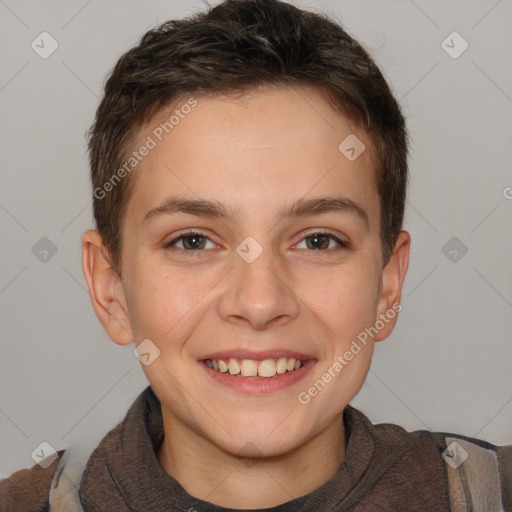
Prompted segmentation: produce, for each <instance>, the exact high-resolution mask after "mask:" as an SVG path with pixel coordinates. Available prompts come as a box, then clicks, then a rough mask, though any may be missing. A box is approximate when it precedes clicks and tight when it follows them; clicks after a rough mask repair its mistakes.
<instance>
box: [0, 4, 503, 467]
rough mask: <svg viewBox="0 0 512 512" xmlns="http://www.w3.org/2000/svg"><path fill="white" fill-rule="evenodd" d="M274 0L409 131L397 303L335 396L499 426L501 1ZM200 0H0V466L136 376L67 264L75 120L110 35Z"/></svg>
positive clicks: (75, 220)
mask: <svg viewBox="0 0 512 512" xmlns="http://www.w3.org/2000/svg"><path fill="white" fill-rule="evenodd" d="M214 3H217V2H214ZM293 3H295V4H296V5H298V6H301V7H307V8H311V9H312V10H317V11H324V12H328V13H331V14H332V15H334V16H335V17H336V18H337V19H338V20H340V21H341V22H342V23H343V25H344V27H345V28H346V29H347V30H348V32H349V33H351V34H352V35H353V36H355V37H356V38H357V39H359V40H360V41H361V42H362V43H363V45H364V46H365V47H366V48H367V49H368V50H370V52H371V53H372V55H373V56H374V58H375V59H376V61H377V63H378V64H379V65H380V66H381V67H382V69H383V71H384V73H385V75H386V77H387V78H388V80H389V82H390V84H391V86H392V88H393V90H394V92H395V94H396V96H397V97H398V98H399V100H400V103H401V104H402V106H403V108H404V113H405V115H406V117H407V119H408V126H409V130H410V134H411V141H412V145H411V158H410V169H411V187H410V192H409V201H408V204H407V212H406V224H405V229H407V230H408V231H409V232H410V233H411V236H412V252H411V260H410V268H409V273H408V275H407V278H406V281H405V285H404V293H403V297H402V303H403V310H402V312H401V314H400V320H399V322H398V325H397V327H396V329H395V331H394V332H393V334H392V335H391V337H390V338H388V339H387V340H386V341H384V342H382V343H379V344H377V345H376V348H375V356H374V360H373V363H372V367H371V371H370V373H369V376H368V379H367V381H366V383H365V385H364V386H363V388H362V390H361V392H360V393H359V394H358V396H357V397H356V398H355V399H354V401H353V402H352V403H353V405H355V406H356V407H358V408H360V409H361V410H362V411H363V412H364V413H366V414H367V415H368V416H369V417H370V419H372V420H373V421H374V422H384V421H386V422H391V423H397V424H400V425H403V426H404V427H405V428H407V429H408V430H416V429H429V430H437V431H446V432H456V433H460V434H464V435H468V436H475V437H478V438H481V439H486V440H488V441H490V442H493V443H495V444H506V443H510V442H512V371H511V369H512V368H511V365H512V343H511V333H512V315H511V312H512V311H511V308H512V271H511V268H512V265H511V262H512V258H511V255H512V254H511V253H512V246H511V233H512V230H511V228H512V222H511V220H512V216H511V212H512V200H510V199H507V197H506V195H508V197H511V196H512V189H507V187H511V186H512V173H511V168H512V166H511V164H512V162H511V160H512V153H511V142H512V141H511V134H512V126H511V125H512V73H511V69H512V65H511V62H512V61H511V59H510V55H511V54H512V52H511V49H512V30H511V29H512V22H511V21H512V2H511V1H510V0H501V1H496V0H479V1H468V0H459V1H453V0H452V1H450V2H446V1H445V0H436V1H432V0H429V1H426V0H415V1H414V2H413V1H412V0H394V1H382V0H346V1H340V0H314V1H313V0H310V1H305V0H294V2H293ZM201 5H202V3H201V2H200V1H197V0H194V1H188V2H185V1H181V0H180V1H175V0H173V1H164V0H151V1H144V2H142V1H138V2H136V1H126V0H123V1H121V0H116V1H101V2H100V1H99V0H90V1H84V0H74V1H69V0H68V1H66V2H64V1H59V2H57V1H46V2H44V3H43V2H40V1H21V0H19V1H15V0H0V38H1V48H2V50H1V53H2V66H1V69H0V115H1V126H0V130H1V131H0V144H1V146H0V149H1V151H0V154H1V165H2V172H1V174H0V180H1V185H0V226H1V238H2V256H1V263H2V264H1V266H0V315H1V316H0V321H1V327H2V337H1V355H0V433H1V436H0V477H2V476H7V475H9V474H11V473H12V472H13V471H15V470H17V469H19V468H22V467H29V466H32V465H33V464H34V461H33V460H32V458H31V453H32V451H33V450H34V449H35V448H36V447H37V446H38V445H39V444H40V443H41V442H42V441H47V442H49V443H50V444H51V445H52V446H53V447H55V448H56V449H62V448H66V447H68V446H71V445H73V444H74V443H80V442H81V441H83V440H84V439H86V438H87V439H97V440H98V441H99V439H101V437H102V436H103V435H104V434H106V432H107V431H108V430H110V429H111V428H113V427H114V426H115V425H116V424H117V423H118V422H119V421H120V420H121V419H122V418H123V417H124V414H125V412H126V411H127V409H128V407H129V406H130V404H131V403H132V402H133V400H134V399H135V398H136V396H137V395H138V394H139V393H140V392H141V391H142V390H143V389H144V388H145V387H146V385H147V381H146V379H145V377H144V374H143V372H142V370H141V368H140V363H139V362H138V361H137V359H136V358H135V357H134V356H133V353H132V350H133V348H134V345H133V344H131V345H129V346H126V347H120V346H117V345H115V344H114V343H112V342H111V341H110V339H109V338H108V337H107V335H106V334H105V332H104V331H103V328H102V327H101V325H100V323H99V321H98V320H97V318H96V316H95V314H94V312H93V310H92V307H91V304H90V301H89V296H88V293H87V290H86V285H85V280H84V278H83V275H82V269H81V248H80V236H81V234H82V232H83V231H85V230H86V229H88V228H90V227H92V216H91V200H90V185H89V182H88V163H87V157H86V153H85V137H84V134H85V130H86V129H87V128H89V126H90V124H91V122H92V120H93V116H94V112H95V109H96V107H97V105H98V101H99V97H100V96H101V94H102V84H103V80H104V77H105V75H106V73H107V71H109V70H110V69H111V67H112V66H113V65H114V64H115V61H116V60H117V58H118V57H119V56H120V55H121V53H123V52H124V51H126V50H128V49H129V48H130V47H131V46H132V45H133V44H135V43H136V42H137V41H138V39H139V38H140V37H141V36H142V34H143V33H144V32H146V31H147V30H148V29H150V28H151V27H153V26H154V25H155V24H157V23H159V22H163V21H165V20H166V19H170V18H175V17H181V16H183V15H185V14H187V13H190V12H191V11H193V10H195V8H197V7H200V6H201ZM43 31H47V32H49V33H50V34H51V35H52V37H53V38H55V40H56V41H57V42H58V44H59V47H58V49H57V50H56V51H55V52H54V53H53V54H52V55H51V56H50V57H49V58H47V59H42V58H41V57H40V56H39V55H38V54H37V53H36V52H35V51H34V50H33V49H32V48H31V42H32V41H33V40H35V39H36V38H37V36H38V35H39V34H40V33H41V32H43ZM453 31H457V32H459V33H460V34H461V35H462V37H463V38H464V39H465V40H466V41H467V42H468V44H469V47H468V49H467V50H466V51H465V52H464V53H463V54H462V55H460V56H459V57H458V58H456V59H454V58H452V57H450V56H449V55H448V54H447V53H446V52H445V50H444V49H443V47H442V46H441V43H442V41H443V40H445V38H446V37H447V36H448V35H449V34H451V33H452V32H453ZM459 43H460V41H459V42H457V41H455V40H454V42H453V43H451V42H450V39H449V40H448V44H450V45H451V46H454V50H458V49H459V48H460V47H461V46H460V44H459ZM507 191H508V192H509V193H507ZM43 237H47V238H48V239H49V240H51V242H52V243H53V244H54V245H55V247H56V249H57V252H56V254H54V255H52V253H51V252H50V253H48V255H47V257H46V259H47V261H46V262H45V261H41V260H40V258H41V257H42V255H41V254H39V257H37V254H34V253H33V250H32V249H33V247H34V246H35V245H36V244H37V243H38V241H39V240H40V239H41V238H43ZM452 237H457V239H458V240H455V242H454V241H452V242H451V244H455V245H453V247H452V245H448V247H447V248H445V249H444V252H443V247H445V244H447V242H448V241H449V240H450V239H452ZM40 243H42V244H44V243H45V242H40ZM46 243H47V242H46ZM461 244H464V246H466V247H467V249H468V251H467V253H466V254H465V255H463V256H462V257H461V255H462V251H461V247H462V245H461ZM38 247H39V246H36V249H37V248H38ZM454 248H455V250H456V251H457V258H456V261H451V259H450V258H452V259H453V257H454V255H455V253H452V255H450V254H449V251H452V250H453V249H454ZM34 251H35V252H36V253H37V250H34ZM445 253H446V254H448V256H450V258H449V257H448V256H446V255H445Z"/></svg>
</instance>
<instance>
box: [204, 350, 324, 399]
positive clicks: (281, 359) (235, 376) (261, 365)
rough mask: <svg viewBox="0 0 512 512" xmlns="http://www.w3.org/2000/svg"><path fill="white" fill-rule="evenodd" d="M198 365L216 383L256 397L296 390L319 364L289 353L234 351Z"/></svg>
mask: <svg viewBox="0 0 512 512" xmlns="http://www.w3.org/2000/svg"><path fill="white" fill-rule="evenodd" d="M198 363H199V366H200V368H202V369H203V371H204V372H205V373H206V375H207V376H208V377H209V378H210V379H211V381H212V382H213V383H215V384H220V385H221V386H222V387H224V388H229V389H231V390H232V391H236V392H239V393H243V394H246V395H253V396H254V395H263V394H270V393H275V392H278V391H282V390H284V389H286V388H289V387H291V386H293V385H294V384H295V383H297V382H298V381H299V380H302V379H303V378H304V377H305V376H306V375H307V374H308V373H309V371H310V370H311V369H312V368H313V367H314V366H315V364H316V363H317V360H316V359H314V358H313V357H312V356H310V355H307V354H302V353H299V352H295V351H289V350H271V351H266V352H253V351H248V350H233V351H223V352H222V353H221V352H217V353H215V354H208V355H206V356H203V358H201V359H200V360H198Z"/></svg>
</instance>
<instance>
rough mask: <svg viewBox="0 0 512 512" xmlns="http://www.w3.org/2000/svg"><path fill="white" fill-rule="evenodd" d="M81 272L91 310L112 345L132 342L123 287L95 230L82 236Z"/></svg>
mask: <svg viewBox="0 0 512 512" xmlns="http://www.w3.org/2000/svg"><path fill="white" fill-rule="evenodd" d="M82 270H83V273H84V277H85V280H86V282H87V287H88V288H89V296H90V298H91V303H92V307H93V309H94V312H95V313H96V316H97V317H98V319H99V320H100V322H101V323H102V325H103V327H104V328H105V331H107V334H108V335H109V337H110V338H111V339H112V341H114V342H115V343H117V344H119V345H127V344H129V343H131V342H132V341H133V335H132V332H131V327H130V322H129V317H128V309H127V302H126V296H125V292H124V287H123V283H122V281H121V279H120V277H119V275H118V274H117V272H116V271H115V270H114V269H113V268H112V267H111V265H110V262H109V260H108V258H107V257H106V249H105V247H104V245H103V242H102V239H101V236H100V235H99V233H98V232H97V231H96V230H92V229H91V230H88V231H86V232H85V233H84V234H83V236H82Z"/></svg>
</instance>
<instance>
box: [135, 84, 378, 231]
mask: <svg viewBox="0 0 512 512" xmlns="http://www.w3.org/2000/svg"><path fill="white" fill-rule="evenodd" d="M190 105H194V106H193V107H190ZM354 137H357V139H354ZM346 140H348V141H349V143H351V144H349V145H352V146H354V144H353V143H354V142H356V144H359V143H361V145H360V146H357V147H356V150H357V151H358V152H359V151H361V148H363V146H362V144H364V146H365V149H364V150H363V151H362V152H361V153H360V154H359V156H357V158H356V159H352V160H351V159H349V158H347V153H346V152H344V151H346V149H347V148H346V147H345V146H347V144H346V143H344V141H346ZM148 141H151V143H150V144H149V145H150V146H151V150H150V151H148V152H147V154H146V155H145V156H144V157H143V158H142V159H141V161H140V163H139V164H138V165H137V168H136V170H135V172H134V175H133V176H132V178H133V183H132V187H130V188H131V189H132V191H131V193H130V197H129V199H128V201H129V203H130V205H131V208H128V209H127V210H128V211H132V212H133V213H137V214H138V215H139V221H142V219H143V216H144V212H147V211H148V210H149V209H151V208H152V207H153V208H154V207H155V206H157V205H158V204H160V203H161V202H162V201H164V200H165V198H166V196H169V195H171V194H172V195H173V196H176V195H179V196H184V197H190V198H191V199H192V198H193V199H199V198H202V199H212V198H214V199H215V200H216V201H219V202H222V203H224V204H227V205H230V206H232V207H233V208H234V209H236V210H238V211H245V212H246V213H247V214H250V213H251V212H254V211H256V210H255V209H257V210H258V211H259V212H262V211H270V210H272V211H277V210H278V208H276V205H282V204H283V203H289V202H290V200H295V199H298V198H304V197H306V198H307V197H308V195H313V196H319V195H323V196H324V195H326V194H329V195H342V196H345V197H348V198H349V199H351V200H353V201H354V202H356V203H358V204H360V205H364V206H365V210H367V211H368V215H369V220H370V223H371V224H373V223H375V222H377V220H378V215H379V212H378V203H379V200H378V196H377V191H376V187H375V184H374V181H375V180H374V172H375V171H374V162H373V156H372V147H371V141H370V139H369V136H368V135H367V134H365V133H364V132H362V131H361V130H360V129H358V128H356V127H355V126H354V125H353V123H352V122H351V121H350V120H349V119H348V118H347V117H346V116H344V115H342V114H340V113H339V112H338V111H335V110H334V109H333V108H332V106H331V105H330V104H329V103H328V102H327V101H326V100H325V99H324V97H323V96H322V95H321V93H319V92H318V91H317V90H315V89H313V88H309V87H296V86H294V87H284V86H272V87H266V88H264V89H258V90H253V91H251V92H248V93H245V94H244V95H242V96H237V97H231V96H214V95H206V94H202V95H199V94H197V95H191V96H188V97H183V98H180V99H179V100H177V101H175V102H173V105H172V107H171V108H166V109H162V110H161V111H160V112H159V113H158V114H157V115H156V116H155V117H154V118H153V119H152V120H151V121H150V122H149V123H148V124H147V125H146V126H145V127H144V128H143V129H141V130H140V132H139V136H138V138H137V141H136V142H135V144H134V145H133V146H134V148H138V147H139V146H141V145H144V144H145V143H147V142H148ZM358 141H359V142H358ZM340 144H341V146H340ZM349 149H350V148H349ZM351 155H353V152H352V153H349V156H351Z"/></svg>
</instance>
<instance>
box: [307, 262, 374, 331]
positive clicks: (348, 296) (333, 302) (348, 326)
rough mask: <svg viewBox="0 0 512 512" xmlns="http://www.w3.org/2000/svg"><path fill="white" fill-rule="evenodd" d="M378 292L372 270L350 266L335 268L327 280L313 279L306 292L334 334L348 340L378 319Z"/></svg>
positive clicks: (312, 305) (311, 303)
mask: <svg viewBox="0 0 512 512" xmlns="http://www.w3.org/2000/svg"><path fill="white" fill-rule="evenodd" d="M326 277H327V276H326ZM378 292H379V289H378V281H377V280H376V277H375V275H374V274H373V273H372V272H369V271H368V269H367V268H366V269H365V268H355V267H349V266H347V267H340V268H338V269H331V271H330V273H329V274H328V277H327V278H326V279H324V280H323V281H322V280H319V279H315V280H313V281H312V283H310V284H309V286H308V287H307V289H306V288H305V289H304V292H303V293H304V296H306V297H308V301H307V303H308V306H309V307H310V308H311V309H314V311H315V314H316V315H318V316H319V317H320V318H322V320H324V322H325V323H326V324H327V325H328V327H330V329H331V330H332V332H331V334H333V333H335V335H336V336H338V337H339V338H341V339H343V340H346V338H347V337H350V336H353V335H355V334H357V333H358V332H359V331H360V330H361V329H364V327H366V326H367V325H368V324H369V323H370V324H372V323H373V322H374V321H375V316H376V311H377V299H378Z"/></svg>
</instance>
